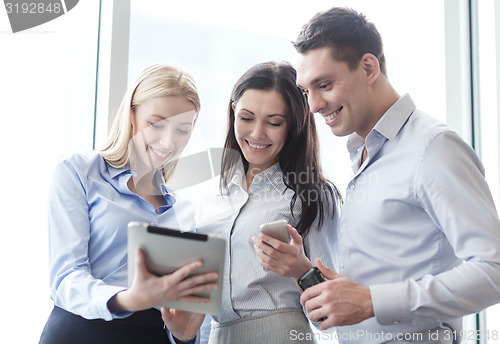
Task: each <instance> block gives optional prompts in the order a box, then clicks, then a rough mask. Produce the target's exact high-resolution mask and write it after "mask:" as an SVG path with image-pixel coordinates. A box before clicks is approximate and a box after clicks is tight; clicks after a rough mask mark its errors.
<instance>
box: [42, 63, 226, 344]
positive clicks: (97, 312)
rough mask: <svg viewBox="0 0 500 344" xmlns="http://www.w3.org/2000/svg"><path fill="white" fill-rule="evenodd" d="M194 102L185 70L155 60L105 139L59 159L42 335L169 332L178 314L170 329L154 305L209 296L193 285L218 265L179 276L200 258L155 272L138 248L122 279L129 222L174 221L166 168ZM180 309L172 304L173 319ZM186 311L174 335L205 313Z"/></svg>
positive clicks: (120, 337) (109, 339) (106, 338)
mask: <svg viewBox="0 0 500 344" xmlns="http://www.w3.org/2000/svg"><path fill="white" fill-rule="evenodd" d="M199 110H200V100H199V97H198V93H197V90H196V86H195V84H194V81H193V79H192V77H191V76H190V75H189V74H187V73H186V72H184V71H182V70H181V69H180V68H178V67H174V66H168V65H154V66H151V67H149V68H147V69H146V70H144V71H143V73H142V74H141V75H140V76H139V78H138V79H137V80H136V82H135V83H134V84H133V85H132V87H131V88H130V89H129V90H128V91H127V93H126V95H125V97H124V98H123V101H122V103H121V106H120V108H119V111H118V114H117V116H116V118H115V122H114V124H113V127H112V129H111V132H110V135H109V138H108V140H107V143H106V145H105V147H104V149H102V150H101V151H100V152H92V153H83V154H74V155H71V156H68V157H65V158H63V159H62V160H61V161H60V162H59V164H58V165H57V166H56V168H55V172H54V178H53V182H52V186H51V190H50V209H49V240H50V284H51V298H52V300H53V301H54V309H53V311H52V313H51V315H50V317H49V319H48V321H47V324H46V326H45V328H44V331H43V333H42V335H41V339H40V343H44V344H45V343H50V344H53V343H73V344H76V343H165V342H168V340H169V339H170V340H171V341H175V340H176V338H174V337H173V336H175V334H176V333H177V332H178V331H177V330H178V328H177V325H176V323H175V321H174V322H173V325H172V326H171V331H172V332H171V333H169V332H168V331H167V330H165V329H164V324H163V321H162V318H161V314H160V312H159V311H158V310H157V309H155V308H153V307H154V306H155V305H158V304H162V303H164V302H168V301H173V300H177V301H182V300H184V301H194V302H208V300H207V299H205V298H200V297H196V296H193V295H194V294H197V293H199V292H201V291H204V290H208V289H213V288H216V283H214V280H215V279H216V277H217V276H216V274H215V273H208V274H203V275H199V276H196V277H191V278H185V277H186V276H187V275H188V274H189V273H191V272H192V271H194V270H196V269H197V268H198V267H199V266H201V264H202V263H201V262H200V261H194V262H192V263H189V264H186V265H185V266H184V267H182V268H180V269H179V270H177V271H176V272H174V273H172V274H170V275H166V276H163V277H157V276H155V275H153V274H150V273H149V272H148V271H147V268H146V266H145V262H144V256H143V254H142V252H141V251H138V252H137V267H136V268H137V273H136V275H135V278H134V281H133V283H132V285H131V286H130V288H127V286H128V282H127V280H128V276H127V224H128V222H130V221H141V222H147V223H154V224H157V225H160V226H161V225H167V224H169V225H172V223H175V206H174V204H175V202H176V201H175V199H174V198H173V197H172V195H170V194H169V192H168V190H167V188H166V187H165V178H166V177H168V174H169V173H170V172H171V171H172V169H173V168H174V165H175V160H176V158H177V157H178V156H179V154H180V153H181V152H182V150H183V148H184V147H185V146H186V144H187V142H188V140H189V138H190V136H191V131H192V128H193V125H194V123H195V121H196V118H197V116H198V112H199ZM164 312H174V311H170V310H164ZM182 315H183V314H179V313H172V317H173V319H175V317H176V316H177V317H178V318H179V317H181V316H182ZM184 315H185V316H189V315H186V314H184ZM188 320H189V321H186V319H185V318H182V322H179V326H180V328H179V329H181V330H182V335H181V338H179V339H180V340H184V339H186V338H182V336H184V335H185V334H186V333H187V334H189V333H190V331H189V326H190V324H192V323H196V322H197V321H200V322H201V321H202V320H203V318H202V317H201V318H199V317H197V318H195V319H188ZM195 327H196V329H197V327H199V326H195ZM172 335H173V336H172ZM192 336H193V337H194V334H193V335H192Z"/></svg>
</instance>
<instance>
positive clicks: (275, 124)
mask: <svg viewBox="0 0 500 344" xmlns="http://www.w3.org/2000/svg"><path fill="white" fill-rule="evenodd" d="M269 125H271V126H273V127H279V126H281V123H271V122H269Z"/></svg>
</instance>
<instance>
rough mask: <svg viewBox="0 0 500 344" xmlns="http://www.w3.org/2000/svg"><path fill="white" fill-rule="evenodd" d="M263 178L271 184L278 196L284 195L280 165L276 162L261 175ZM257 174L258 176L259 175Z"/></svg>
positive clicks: (284, 189)
mask: <svg viewBox="0 0 500 344" xmlns="http://www.w3.org/2000/svg"><path fill="white" fill-rule="evenodd" d="M259 174H262V175H264V177H265V178H266V179H267V180H268V181H269V183H271V185H272V186H273V188H274V189H275V190H276V191H278V192H279V193H280V194H284V193H285V191H286V185H285V182H284V181H283V170H282V169H281V166H280V163H279V162H277V163H275V164H274V165H273V166H271V167H269V168H268V169H267V170H265V171H262V172H261V173H259ZM259 174H258V175H259Z"/></svg>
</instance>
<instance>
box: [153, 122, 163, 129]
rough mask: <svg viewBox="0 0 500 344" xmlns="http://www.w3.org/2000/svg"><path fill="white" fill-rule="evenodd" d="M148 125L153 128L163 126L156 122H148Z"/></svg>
mask: <svg viewBox="0 0 500 344" xmlns="http://www.w3.org/2000/svg"><path fill="white" fill-rule="evenodd" d="M149 125H150V126H151V127H152V128H153V129H162V128H163V127H164V126H163V125H162V124H160V123H158V122H156V123H155V122H149Z"/></svg>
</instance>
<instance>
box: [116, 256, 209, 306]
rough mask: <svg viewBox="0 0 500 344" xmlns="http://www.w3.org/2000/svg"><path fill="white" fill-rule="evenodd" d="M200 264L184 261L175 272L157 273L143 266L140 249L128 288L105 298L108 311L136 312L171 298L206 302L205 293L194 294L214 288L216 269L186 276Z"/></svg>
mask: <svg viewBox="0 0 500 344" xmlns="http://www.w3.org/2000/svg"><path fill="white" fill-rule="evenodd" d="M200 266H202V262H201V261H199V260H197V261H194V262H191V263H188V264H186V265H184V266H182V267H181V268H179V269H178V270H176V271H175V272H173V273H171V274H168V275H164V276H161V277H158V276H156V275H153V274H151V273H150V272H149V271H148V270H147V268H146V259H145V257H144V253H143V252H142V251H141V250H140V249H139V250H137V253H136V269H135V276H134V279H133V281H132V285H131V286H130V288H129V289H127V290H124V291H121V292H119V293H118V294H116V295H115V296H114V297H113V298H111V299H110V300H109V302H108V308H109V310H110V311H111V312H119V311H122V312H123V311H125V312H137V311H141V310H145V309H149V308H152V307H154V306H158V305H161V304H163V303H165V302H171V301H186V302H200V303H208V302H209V301H210V299H209V298H207V297H201V296H196V294H199V293H201V292H203V291H206V290H212V289H216V288H217V273H216V272H209V273H205V274H201V275H197V276H192V277H188V275H189V274H190V273H192V272H193V271H195V270H196V269H198V268H199V267H200Z"/></svg>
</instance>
